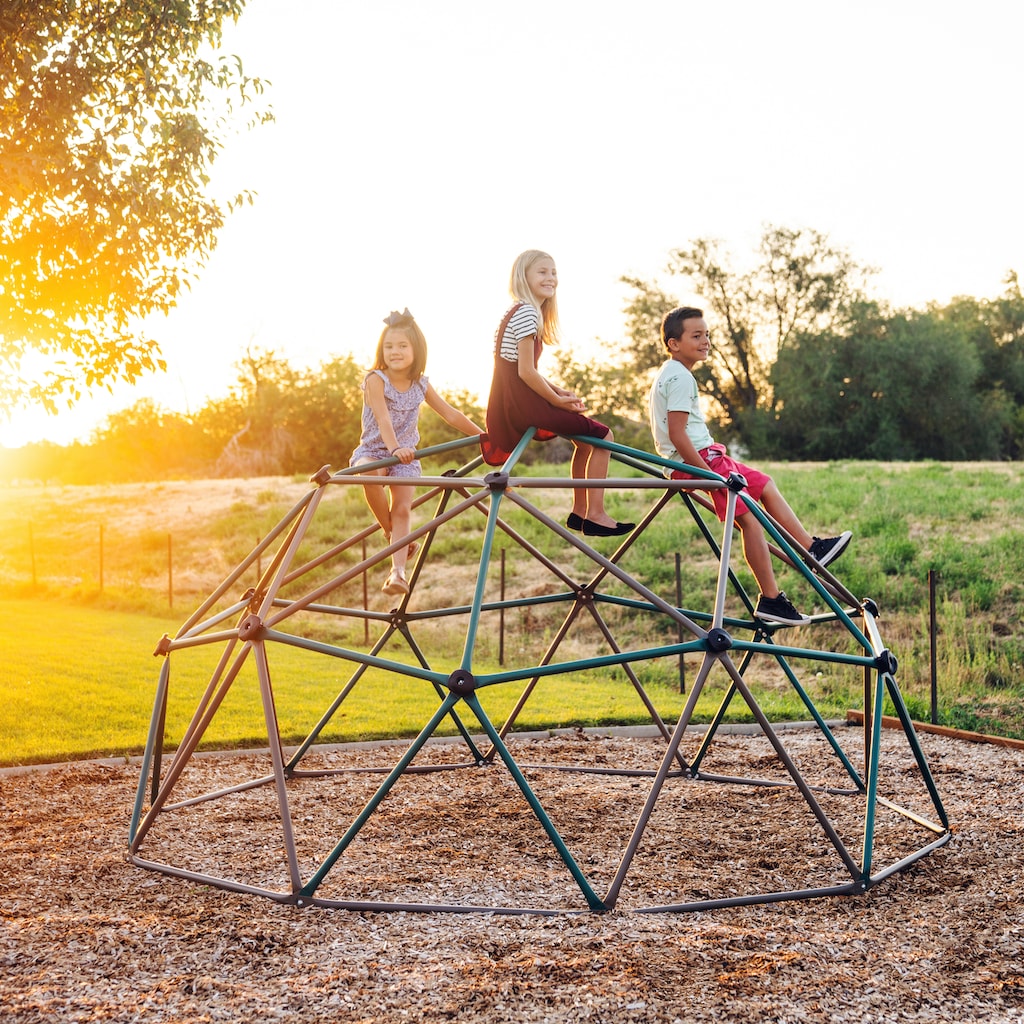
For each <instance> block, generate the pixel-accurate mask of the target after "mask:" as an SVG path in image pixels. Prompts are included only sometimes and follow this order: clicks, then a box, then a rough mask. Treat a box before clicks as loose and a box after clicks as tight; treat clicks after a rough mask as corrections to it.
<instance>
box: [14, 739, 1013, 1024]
mask: <svg viewBox="0 0 1024 1024" xmlns="http://www.w3.org/2000/svg"><path fill="white" fill-rule="evenodd" d="M841 732H842V734H843V743H844V748H846V749H852V751H853V754H852V755H851V760H853V762H854V764H857V763H858V762H857V757H858V756H860V755H859V754H858V752H857V749H858V748H857V742H858V741H857V736H859V733H858V732H857V730H854V729H849V730H847V729H843V730H841ZM783 739H784V743H785V746H786V749H787V751H788V752H789V753H790V756H792V757H793V759H794V761H796V762H797V764H798V766H799V768H800V771H801V772H802V773H803V775H804V777H805V778H806V779H807V780H808V782H809V783H810V784H812V785H813V786H815V787H822V788H815V790H814V791H815V793H816V794H818V798H819V799H820V800H821V803H822V807H823V809H824V810H825V812H826V813H827V815H828V817H829V820H830V821H831V822H832V823H833V824H834V826H835V828H836V831H837V833H838V835H839V836H840V837H841V839H842V842H843V844H845V845H846V846H847V847H848V848H849V849H850V850H852V851H853V854H854V857H855V858H859V857H860V855H861V846H862V843H863V833H864V828H863V811H864V804H863V800H862V798H861V797H857V796H843V795H839V794H833V793H830V792H828V788H829V787H835V786H837V785H838V784H841V783H842V778H839V779H837V778H836V759H835V758H834V757H833V756H832V755H831V754H830V749H829V748H827V745H826V744H824V741H823V740H822V738H821V737H820V735H818V734H817V733H816V732H815V731H813V730H801V731H792V732H786V733H785V734H783ZM687 740H689V738H687ZM848 743H849V745H848ZM921 744H922V747H923V749H924V751H925V754H926V757H927V760H928V764H929V766H930V768H931V771H932V774H933V777H934V779H935V782H936V784H937V787H938V791H939V793H940V795H941V798H942V802H943V805H944V807H945V810H946V812H947V813H948V815H949V819H950V821H951V823H952V828H953V835H952V838H951V840H950V841H949V842H948V843H947V844H946V845H945V846H942V847H941V848H939V849H937V850H934V851H932V852H931V853H930V854H929V855H927V856H925V857H923V858H922V859H920V860H917V861H915V862H914V863H912V864H911V865H910V866H909V867H908V868H906V869H905V870H903V871H901V872H898V873H896V874H893V875H891V876H889V877H888V878H886V879H885V880H884V881H882V882H880V883H879V884H878V885H876V886H873V887H872V888H870V889H869V891H868V892H866V893H863V894H860V895H849V896H830V897H819V898H814V899H802V900H788V901H785V902H773V903H764V904H755V905H748V906H737V907H725V908H720V909H714V910H707V911H700V912H695V913H642V912H640V911H641V910H642V909H643V908H645V907H651V906H660V905H663V904H675V903H680V902H689V901H694V900H701V899H714V898H730V897H736V896H743V895H745V894H752V893H764V892H775V891H790V890H794V889H800V888H802V887H809V888H818V887H821V886H828V885H834V884H842V883H843V882H848V881H849V880H850V875H849V873H845V868H844V866H843V863H842V861H841V860H840V859H839V857H838V855H837V853H836V849H835V847H834V845H833V844H832V843H831V842H830V841H829V840H828V838H827V837H826V836H825V834H824V833H823V831H822V830H821V828H820V827H819V824H818V822H817V820H816V819H815V818H814V816H813V815H812V814H811V813H810V811H809V810H808V807H807V804H806V802H805V801H804V800H803V799H802V798H801V797H800V795H799V793H798V791H797V790H796V789H794V788H792V787H786V786H773V787H766V786H751V785H734V784H716V783H709V782H703V781H698V780H693V779H688V778H683V777H678V778H677V777H673V778H670V779H669V780H668V781H667V782H666V785H665V788H664V790H663V792H662V794H661V796H660V797H659V800H658V802H657V805H656V807H655V810H654V813H653V814H652V815H651V818H650V822H649V824H648V826H647V829H646V830H645V832H644V834H643V838H642V839H641V841H640V843H639V845H638V847H637V851H636V856H635V857H634V858H633V859H632V862H631V863H630V866H629V871H628V873H627V874H626V876H625V881H624V882H623V884H622V886H621V890H620V891H619V892H618V899H617V901H616V903H615V907H614V909H613V910H611V911H608V912H605V913H593V912H590V911H589V910H588V909H587V907H586V901H585V900H584V899H583V896H582V893H581V889H580V887H579V885H578V884H577V882H576V881H574V879H573V878H572V876H571V874H570V873H569V872H568V870H567V869H566V867H565V864H564V862H563V861H562V859H561V858H560V857H559V856H558V854H557V851H556V850H555V849H554V847H553V846H552V844H551V843H550V842H549V841H548V840H547V838H546V836H545V834H544V832H543V830H542V829H541V828H540V827H539V825H538V823H537V819H536V817H535V816H534V815H533V813H532V812H531V811H530V809H529V807H528V805H527V804H526V802H525V800H524V799H523V797H522V794H521V792H520V790H519V789H518V787H517V786H516V785H515V784H514V781H513V779H512V778H511V776H510V775H509V773H508V772H507V771H506V770H505V768H504V766H503V765H502V764H501V763H500V762H499V763H497V764H494V765H489V766H484V767H468V768H465V769H459V770H451V771H445V772H424V773H417V774H412V773H407V774H406V775H403V776H402V778H400V779H399V780H398V782H397V783H396V785H395V787H394V789H393V790H392V791H391V793H390V794H389V795H388V796H387V798H386V799H385V800H383V802H382V803H381V805H380V808H379V809H378V811H377V812H376V813H374V814H373V815H372V816H371V817H370V818H369V819H368V820H367V822H366V825H365V827H364V828H362V829H361V830H360V831H359V832H358V835H357V836H356V838H355V839H354V840H353V841H352V842H351V844H350V845H349V846H348V847H347V849H346V850H345V851H344V853H343V854H342V856H340V857H339V858H338V860H337V863H336V864H335V865H334V867H333V868H332V869H331V870H330V871H329V872H328V873H327V874H326V876H325V877H324V880H323V882H322V884H321V886H320V888H319V889H318V890H317V894H316V895H317V896H318V897H322V898H324V899H328V900H336V901H360V902H361V901H375V900H396V901H407V902H410V903H444V904H448V903H451V904H455V905H459V906H479V905H485V906H489V907H517V908H524V907H525V908H532V909H536V910H557V911H560V913H557V914H554V915H551V916H547V915H542V914H538V913H528V914H494V913H480V912H472V913H437V912H429V913H415V912H405V911H403V912H389V913H380V912H370V911H365V910H359V911H354V910H341V909H335V908H328V907H320V906H311V907H297V906H294V905H290V904H284V903H278V902H274V901H272V900H270V899H266V898H263V897H261V896H257V895H249V894H240V893H236V892H231V891H225V890H222V889H218V888H214V887H211V886H208V885H204V884H200V883H197V882H194V881H190V880H186V879H182V878H175V877H171V876H168V875H165V874H162V873H157V872H154V871H149V870H145V869H143V868H140V867H137V866H135V865H133V864H132V863H130V862H129V861H128V860H127V859H126V848H127V843H128V830H129V823H130V820H131V816H132V809H133V805H134V802H135V795H136V788H137V784H138V770H139V769H138V766H137V765H136V764H123V765H122V764H96V763H79V764H72V765H66V766H60V767H56V768H48V769H39V770H31V771H20V772H12V773H5V774H3V775H0V849H2V860H0V909H2V919H0V921H2V923H0V1016H2V1019H3V1020H4V1021H11V1022H18V1024H21V1022H35V1021H40V1022H43V1021H46V1022H52V1021H68V1022H72V1021H82V1022H85V1021H90V1022H91V1021H174V1022H199V1021H221V1020H224V1021H265V1020H276V1019H279V1018H283V1019H287V1020H289V1021H296V1022H305V1021H324V1020H336V1021H344V1022H358V1021H386V1022H390V1021H396V1022H397V1021H428V1022H435V1021H447V1020H455V1019H458V1020H459V1021H460V1022H483V1021H486V1022H497V1021H594V1022H598V1021H600V1022H607V1024H612V1022H615V1024H623V1022H675V1021H679V1022H692V1021H757V1022H765V1021H769V1022H797V1021H822V1022H824V1021H829V1022H841V1021H857V1022H863V1021H947V1020H948V1021H956V1022H958V1024H959V1022H963V1021H1019V1020H1024V913H1022V908H1024V902H1022V894H1021V888H1022V883H1024V873H1022V855H1021V835H1022V824H1021V822H1022V819H1024V751H1021V750H1016V749H1008V748H1003V747H998V746H993V745H988V744H981V743H967V742H964V741H961V740H957V739H951V738H948V737H943V736H932V735H922V736H921ZM686 746H687V751H686V753H687V755H688V756H689V755H690V754H691V753H692V752H693V750H694V749H695V744H693V743H689V742H687V744H686ZM510 747H511V749H512V752H513V755H514V756H515V758H516V761H517V763H518V764H520V766H522V767H523V770H524V773H525V774H526V777H527V778H528V779H529V781H530V785H531V787H532V788H533V789H534V791H535V792H536V795H537V797H538V799H539V800H540V801H541V803H542V804H543V805H544V807H545V808H546V810H547V811H548V813H549V814H550V815H551V819H552V821H553V822H554V824H555V825H556V827H557V828H558V830H559V832H560V834H561V835H562V836H563V837H564V839H565V842H566V845H567V847H568V848H569V850H570V851H571V852H572V855H573V857H574V858H575V860H576V862H577V863H578V864H579V866H580V869H581V871H582V872H583V874H584V875H585V876H586V878H587V879H588V882H589V884H592V885H593V887H594V889H595V891H596V892H597V893H598V894H600V895H602V896H603V895H604V893H605V892H606V891H607V890H608V887H609V885H610V884H611V882H612V880H613V879H614V878H615V877H616V874H617V871H618V869H619V865H620V863H621V861H622V856H623V850H624V848H625V845H626V843H627V842H628V839H629V836H630V834H631V833H632V829H633V826H634V824H635V822H636V820H637V816H638V812H639V809H640V807H641V806H642V805H643V802H644V800H645V798H646V795H647V792H648V790H649V788H650V778H649V777H647V776H644V775H615V776H610V775H597V774H591V773H583V772H579V771H560V770H557V769H556V768H555V767H553V766H556V765H574V766H577V767H580V766H582V767H591V768H595V767H596V768H600V767H607V766H612V765H614V766H616V767H620V768H628V769H647V768H650V767H652V766H656V765H657V763H658V761H659V759H660V757H661V754H662V752H663V750H664V744H663V742H661V741H657V740H652V739H638V738H633V739H630V738H624V737H620V736H615V737H604V736H598V735H583V734H581V735H577V736H558V737H552V738H546V739H542V740H536V739H531V740H515V739H514V740H512V741H511V742H510ZM883 747H884V750H883V757H882V773H881V775H882V777H881V780H880V790H879V791H880V793H881V794H882V795H884V796H886V797H889V798H891V799H892V800H894V801H896V802H897V803H899V804H900V805H901V806H905V807H907V808H908V809H910V810H913V811H915V812H917V813H919V814H921V815H923V816H924V817H927V818H929V819H931V820H934V819H935V814H934V811H933V809H932V807H931V806H930V802H929V798H928V795H927V792H926V789H925V787H924V785H923V782H922V779H921V776H920V772H919V771H918V769H917V768H916V766H915V764H914V761H913V758H912V757H911V756H910V753H909V750H908V748H907V745H906V742H905V740H904V739H903V737H902V736H901V734H899V733H889V732H886V733H885V734H884V737H883ZM460 752H461V753H463V754H464V753H465V751H464V749H463V750H461V751H460V749H459V748H454V749H453V748H452V747H451V746H450V745H444V746H442V745H438V746H436V747H435V746H431V747H428V748H427V749H426V750H425V751H424V752H422V755H421V757H420V758H418V759H417V761H416V764H423V765H426V764H429V763H431V762H432V761H433V762H435V763H441V762H443V761H448V760H453V759H454V758H455V755H456V754H459V753H460ZM396 757H397V754H396V750H395V748H393V747H378V748H372V749H359V750H352V749H345V750H330V749H328V750H324V751H314V752H313V753H312V754H311V756H310V758H308V759H307V761H306V762H303V764H304V766H306V767H318V768H323V769H337V768H346V769H347V768H361V769H374V768H380V767H387V766H389V765H391V764H393V763H394V761H395V759H396ZM268 764H269V762H268V758H267V756H266V755H263V754H259V753H255V754H254V753H247V754H235V755H230V756H217V757H204V758H196V759H193V761H192V762H191V763H190V765H189V766H188V768H187V769H186V771H185V773H184V774H183V776H182V779H181V781H180V783H179V786H178V788H177V790H176V792H175V800H179V799H183V798H185V797H188V796H192V795H198V794H201V793H205V792H209V791H210V790H216V789H220V788H222V787H229V786H233V785H236V784H238V783H240V782H243V781H245V780H246V779H251V778H255V777H259V776H261V775H263V774H265V773H266V772H267V770H268ZM702 767H703V768H704V769H705V770H706V771H709V772H718V773H721V774H722V775H737V776H740V777H743V778H750V777H754V776H756V777H757V778H759V779H767V780H774V781H785V778H786V777H785V773H784V772H783V771H782V770H781V765H780V763H779V760H778V758H777V757H776V756H775V754H774V752H773V750H772V749H771V747H770V746H769V745H768V743H767V741H766V740H765V738H764V737H763V736H759V735H757V736H744V735H729V736H723V737H721V738H720V739H719V740H718V741H716V743H715V744H714V746H713V747H712V751H711V753H710V754H709V756H708V758H707V761H706V763H704V764H703V765H702ZM839 774H840V776H841V775H842V772H840V773H839ZM381 778H382V776H381V775H380V774H374V773H373V772H372V771H369V772H367V771H360V772H351V771H346V772H344V773H342V774H331V775H326V776H323V777H319V778H308V779H301V780H298V779H296V780H293V781H291V782H290V783H289V786H288V801H289V808H290V811H291V817H292V820H293V822H294V825H295V836H296V849H297V853H298V865H299V868H300V870H301V873H302V876H303V878H307V877H308V876H309V874H310V873H311V872H312V871H313V870H314V869H315V868H316V866H317V865H319V864H321V863H322V862H323V859H324V857H325V856H326V855H327V854H329V853H330V852H331V851H332V850H333V849H334V848H335V844H336V843H337V842H338V840H339V838H340V837H341V835H342V834H343V833H344V831H345V829H346V828H347V827H348V825H349V824H350V823H351V821H352V819H353V816H354V814H356V813H358V810H359V809H360V808H361V807H362V806H363V805H364V804H365V802H366V800H367V799H368V797H369V796H370V795H371V794H372V793H373V792H374V791H375V790H376V788H377V786H379V784H380V781H381ZM847 782H848V779H847ZM280 831H281V830H280V823H279V818H278V815H277V802H276V796H275V792H274V789H273V787H259V788H255V789H250V790H246V791H244V792H241V793H236V794H232V795H229V796H225V797H223V798H220V799H218V800H215V801H207V802H202V803H197V804H194V805H189V806H186V807H183V808H181V809H180V810H175V811H167V812H165V813H164V814H162V815H160V816H158V817H157V819H156V821H155V823H154V825H153V827H152V829H151V830H150V831H149V832H148V833H147V835H146V837H145V841H144V843H143V846H142V849H141V850H140V855H141V856H144V857H147V858H149V859H152V860H159V861H163V862H166V863H169V864H174V865H176V866H179V867H183V868H186V869H188V870H190V871H196V872H201V873H205V874H213V875H218V876H221V877H230V878H233V879H236V880H237V881H239V882H242V883H245V884H250V885H257V886H261V887H267V888H273V889H276V890H282V891H285V890H287V889H288V877H287V865H286V863H285V858H284V857H283V856H282V843H281V841H280ZM929 839H930V836H929V835H928V833H927V832H926V831H925V830H923V829H922V828H920V827H919V826H917V825H916V824H914V823H913V822H911V821H910V820H909V819H907V818H906V817H905V816H903V815H899V814H894V813H892V812H890V811H889V810H888V808H887V807H886V806H885V805H884V804H882V805H880V810H879V815H878V821H877V823H876V827H875V836H874V848H873V860H872V863H873V866H874V869H875V870H881V869H884V868H885V867H886V866H887V865H891V864H894V863H897V862H898V861H899V860H901V858H903V857H904V856H906V854H907V853H908V852H913V851H914V850H916V849H920V848H921V847H922V846H923V845H925V844H926V843H927V842H928V841H929Z"/></svg>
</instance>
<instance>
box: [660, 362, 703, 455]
mask: <svg viewBox="0 0 1024 1024" xmlns="http://www.w3.org/2000/svg"><path fill="white" fill-rule="evenodd" d="M648 405H649V410H648V411H649V413H650V418H651V433H652V434H653V435H654V447H655V448H656V449H657V451H658V454H659V455H660V456H661V457H662V458H663V459H672V460H673V461H674V462H681V461H685V460H683V459H681V458H680V456H679V452H677V451H676V449H675V448H674V447H673V445H672V441H671V439H670V438H669V436H668V414H669V413H670V412H685V413H688V414H689V416H688V418H687V420H686V433H687V436H688V437H689V438H690V440H691V441H692V442H693V447H694V448H696V449H697V451H701V450H702V449H704V448H707V447H708V445H711V444H714V443H715V439H714V438H713V437H712V436H711V432H710V431H709V430H708V426H707V424H706V423H705V422H704V414H703V413H702V412H701V408H700V392H699V391H698V390H697V379H696V378H695V377H694V375H693V374H692V373H690V371H689V370H688V369H687V368H686V367H685V366H683V364H682V363H681V362H679V360H678V359H670V360H669V361H668V362H667V363H665V365H664V366H663V367H662V368H661V370H660V371H659V372H658V376H657V378H656V379H655V381H654V384H653V385H651V394H650V398H649V400H648Z"/></svg>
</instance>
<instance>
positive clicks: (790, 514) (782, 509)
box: [761, 480, 814, 596]
mask: <svg viewBox="0 0 1024 1024" xmlns="http://www.w3.org/2000/svg"><path fill="white" fill-rule="evenodd" d="M761 504H762V505H764V507H765V509H766V510H767V511H768V513H769V514H770V515H771V517H772V518H773V519H774V520H775V521H776V522H777V523H778V524H779V525H780V526H781V527H782V528H783V529H785V530H786V531H787V532H788V533H791V534H792V535H793V538H794V539H795V540H796V542H797V543H798V544H799V545H801V547H803V548H804V549H805V550H807V549H809V548H810V546H811V541H812V540H813V539H814V538H812V537H811V535H810V534H809V533H808V532H807V530H805V529H804V524H803V523H801V522H800V520H799V519H798V518H797V514H796V513H795V512H794V511H793V510H792V509H791V508H790V507H789V502H787V501H786V499H785V498H784V497H783V496H782V492H781V491H780V490H779V488H778V487H777V486H776V484H775V481H774V480H772V481H771V482H770V483H769V484H768V485H767V486H766V487H765V489H764V491H763V492H762V493H761ZM769 596H771V595H769Z"/></svg>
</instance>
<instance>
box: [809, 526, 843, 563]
mask: <svg viewBox="0 0 1024 1024" xmlns="http://www.w3.org/2000/svg"><path fill="white" fill-rule="evenodd" d="M852 536H853V534H852V533H850V531H849V530H844V531H843V532H842V533H841V534H839V536H838V537H815V538H814V540H813V541H812V542H811V546H810V549H809V550H810V555H811V558H813V559H814V560H815V561H816V562H817V563H818V565H820V566H821V567H822V569H824V568H825V566H826V565H828V564H829V562H834V561H835V560H836V559H837V558H838V557H839V556H840V555H841V554H842V553H843V552H844V551H845V550H846V546H847V545H848V544H849V543H850V538H851V537H852Z"/></svg>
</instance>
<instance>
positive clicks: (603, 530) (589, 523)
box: [583, 519, 636, 537]
mask: <svg viewBox="0 0 1024 1024" xmlns="http://www.w3.org/2000/svg"><path fill="white" fill-rule="evenodd" d="M634 526H636V523H616V524H615V525H614V526H602V525H601V524H600V523H595V522H593V520H590V519H584V520H583V533H584V535H585V536H587V537H621V536H622V535H623V534H624V533H629V531H630V530H632V529H633V527H634Z"/></svg>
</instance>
